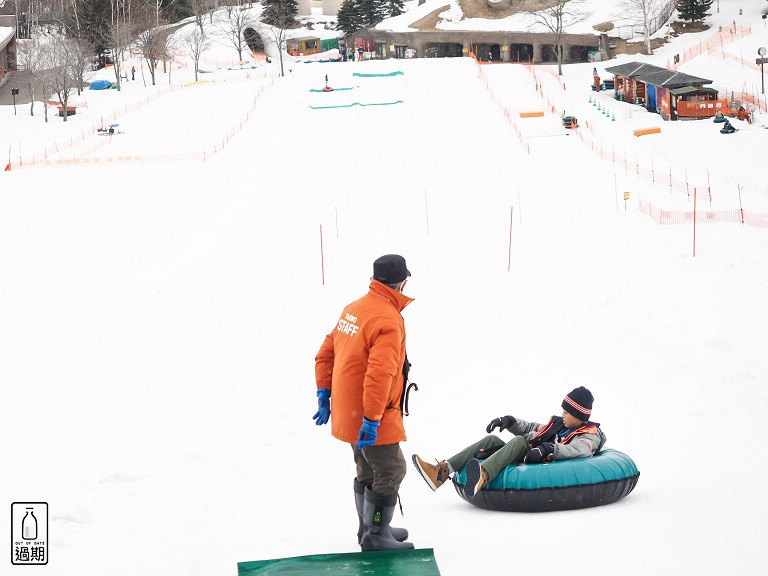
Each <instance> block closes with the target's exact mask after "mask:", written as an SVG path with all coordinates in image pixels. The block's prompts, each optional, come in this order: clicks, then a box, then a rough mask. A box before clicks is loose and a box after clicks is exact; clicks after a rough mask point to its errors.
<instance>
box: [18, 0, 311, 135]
mask: <svg viewBox="0 0 768 576" xmlns="http://www.w3.org/2000/svg"><path fill="white" fill-rule="evenodd" d="M255 6H259V4H258V3H256V4H254V3H251V2H248V3H246V2H243V1H241V0H155V1H154V2H150V1H148V0H71V2H67V1H65V0H8V1H7V2H6V4H5V11H8V8H9V7H10V8H11V10H13V13H15V15H16V18H17V22H18V27H17V32H18V37H19V42H18V50H17V53H18V54H17V57H18V64H19V67H20V68H21V69H23V70H26V71H27V74H26V75H25V78H26V84H27V86H26V88H27V89H28V91H29V93H30V96H31V105H30V114H31V115H34V107H35V97H36V94H35V92H36V90H38V89H41V90H42V91H43V94H40V95H37V96H40V97H41V99H43V100H46V99H48V98H49V97H51V96H54V95H55V96H56V97H57V98H58V101H59V103H60V104H61V105H62V106H63V107H64V108H65V109H66V106H67V102H68V100H69V95H70V93H71V92H72V91H74V90H76V91H77V93H78V94H79V93H80V91H82V90H83V88H84V86H85V78H86V77H87V73H88V72H89V71H90V70H92V69H94V68H101V67H103V66H105V65H110V66H112V67H113V70H114V75H115V85H116V88H117V89H118V90H120V89H121V87H122V82H123V81H125V80H126V79H127V78H128V74H129V71H127V70H124V69H123V67H124V62H125V57H126V56H130V55H135V56H139V57H140V58H141V61H142V62H143V64H144V65H143V66H142V70H140V73H143V70H146V71H147V73H148V75H149V81H150V82H151V84H152V85H155V84H156V80H157V79H156V71H157V68H158V66H159V65H162V67H163V71H167V72H168V73H169V82H170V73H171V70H172V68H171V69H168V68H167V64H168V63H169V62H170V61H171V60H172V59H173V58H174V56H176V55H178V54H181V53H183V54H185V55H187V56H189V57H191V58H192V60H193V61H194V70H195V80H197V78H198V73H199V62H200V58H201V56H202V54H203V53H204V52H205V51H206V50H207V49H209V48H210V46H211V44H212V42H213V40H214V39H218V41H219V42H222V43H224V44H227V45H230V46H231V47H233V48H234V49H235V50H236V51H237V54H238V58H239V59H240V60H243V53H244V52H247V51H249V49H263V44H262V42H261V36H260V35H259V34H250V35H246V33H245V31H246V29H248V28H254V29H256V30H259V32H261V33H270V32H273V31H274V30H275V29H277V30H278V31H279V32H278V33H277V34H276V35H277V38H276V40H278V41H279V44H278V45H279V46H281V47H282V46H283V45H284V43H285V39H286V34H285V30H286V29H289V28H293V27H296V26H297V25H298V22H297V21H296V19H295V17H296V13H297V10H298V4H297V2H296V0H263V10H262V11H261V15H260V16H259V14H258V11H257V10H256V9H255ZM214 13H216V16H215V18H214ZM190 17H194V20H195V24H196V25H195V26H194V27H193V28H192V29H191V30H190V31H185V32H186V33H185V34H184V35H179V36H180V37H179V38H176V37H175V36H173V34H172V32H173V31H174V26H173V24H172V23H174V22H178V21H180V20H182V19H185V18H190ZM263 24H268V25H269V26H264V25H263ZM246 36H248V39H247V40H248V41H246ZM249 42H250V44H251V45H250V46H249ZM281 52H282V51H281ZM44 113H45V120H46V121H48V109H47V107H45V109H44ZM66 120H67V115H66V114H64V121H66Z"/></svg>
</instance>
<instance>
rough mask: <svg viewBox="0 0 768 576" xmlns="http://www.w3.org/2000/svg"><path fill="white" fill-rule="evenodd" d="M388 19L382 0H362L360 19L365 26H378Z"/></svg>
mask: <svg viewBox="0 0 768 576" xmlns="http://www.w3.org/2000/svg"><path fill="white" fill-rule="evenodd" d="M384 18H386V13H385V4H384V2H382V0H360V19H361V20H362V23H363V26H364V27H366V28H368V27H371V26H376V24H378V23H379V22H381V21H382V20H384Z"/></svg>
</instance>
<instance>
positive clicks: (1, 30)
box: [0, 16, 18, 86]
mask: <svg viewBox="0 0 768 576" xmlns="http://www.w3.org/2000/svg"><path fill="white" fill-rule="evenodd" d="M17 69H18V66H17V62H16V17H15V16H0V86H2V85H3V84H4V83H5V82H6V81H7V80H8V77H9V76H10V75H9V72H13V71H14V70H17Z"/></svg>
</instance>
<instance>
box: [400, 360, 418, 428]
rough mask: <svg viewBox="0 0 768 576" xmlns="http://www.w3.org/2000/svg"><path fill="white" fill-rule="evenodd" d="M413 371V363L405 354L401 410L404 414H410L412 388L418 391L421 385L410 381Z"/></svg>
mask: <svg viewBox="0 0 768 576" xmlns="http://www.w3.org/2000/svg"><path fill="white" fill-rule="evenodd" d="M410 371H411V363H410V362H408V355H407V354H406V356H405V362H403V394H402V396H400V412H402V413H403V416H410V412H409V411H408V395H409V394H410V393H411V388H413V389H414V390H416V391H417V392H418V390H419V387H418V386H417V385H416V382H408V374H409V373H410Z"/></svg>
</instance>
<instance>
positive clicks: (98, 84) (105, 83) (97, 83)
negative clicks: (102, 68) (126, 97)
mask: <svg viewBox="0 0 768 576" xmlns="http://www.w3.org/2000/svg"><path fill="white" fill-rule="evenodd" d="M110 88H112V82H110V81H109V80H94V81H93V82H91V86H90V89H91V90H109V89H110Z"/></svg>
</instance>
